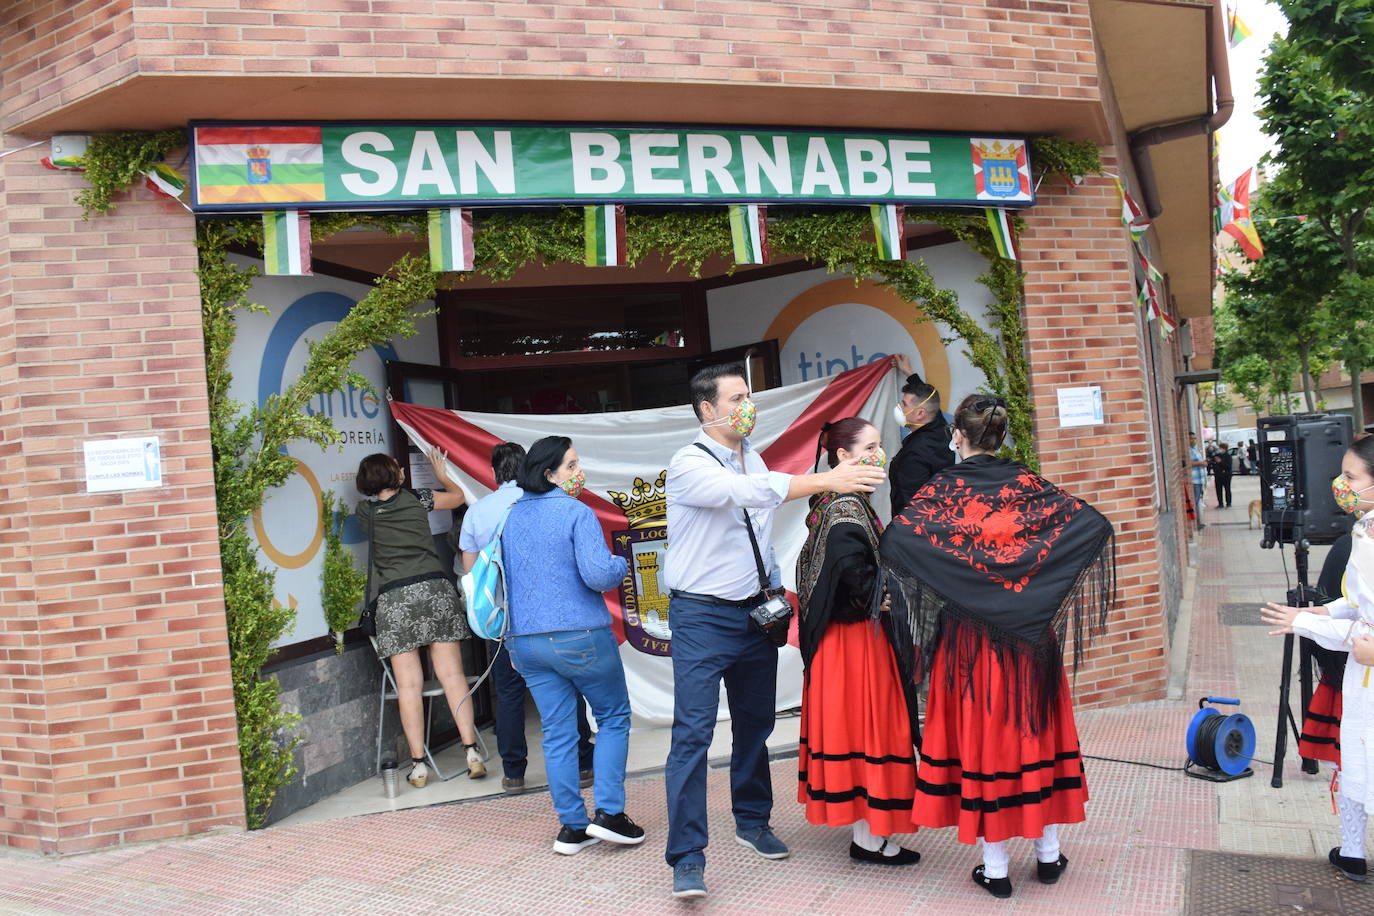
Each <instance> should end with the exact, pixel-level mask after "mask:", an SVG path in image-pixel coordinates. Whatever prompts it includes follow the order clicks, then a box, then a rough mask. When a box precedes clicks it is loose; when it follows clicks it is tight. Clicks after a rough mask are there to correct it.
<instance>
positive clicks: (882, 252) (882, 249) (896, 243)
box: [868, 204, 906, 261]
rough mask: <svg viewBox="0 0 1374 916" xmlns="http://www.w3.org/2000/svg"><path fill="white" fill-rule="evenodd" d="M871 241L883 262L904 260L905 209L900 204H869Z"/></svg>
mask: <svg viewBox="0 0 1374 916" xmlns="http://www.w3.org/2000/svg"><path fill="white" fill-rule="evenodd" d="M868 212H869V214H870V215H871V216H872V217H873V241H874V243H875V244H876V245H877V246H878V257H880V258H882V259H883V260H884V261H905V260H906V208H905V207H903V206H902V205H901V204H869V206H868Z"/></svg>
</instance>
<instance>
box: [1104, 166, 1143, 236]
mask: <svg viewBox="0 0 1374 916" xmlns="http://www.w3.org/2000/svg"><path fill="white" fill-rule="evenodd" d="M1112 180H1113V181H1114V182H1116V193H1117V195H1118V196H1119V197H1120V198H1121V225H1123V226H1125V227H1126V231H1127V232H1129V233H1130V234H1131V241H1133V242H1139V241H1140V240H1141V239H1143V238H1144V237H1145V233H1146V232H1148V231H1149V230H1150V225H1151V223H1150V220H1149V219H1148V218H1147V217H1146V216H1145V211H1144V210H1142V209H1140V204H1138V203H1136V202H1135V198H1134V197H1132V196H1131V192H1130V191H1127V190H1126V186H1125V185H1124V184H1122V183H1121V179H1120V178H1113V179H1112Z"/></svg>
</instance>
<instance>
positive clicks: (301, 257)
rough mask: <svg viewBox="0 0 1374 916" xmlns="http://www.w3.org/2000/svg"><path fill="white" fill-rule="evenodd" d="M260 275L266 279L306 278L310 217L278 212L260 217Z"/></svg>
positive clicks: (301, 214)
mask: <svg viewBox="0 0 1374 916" xmlns="http://www.w3.org/2000/svg"><path fill="white" fill-rule="evenodd" d="M262 260H263V264H264V267H263V273H265V274H267V275H269V276H309V275H310V273H311V270H310V214H309V213H307V212H305V211H304V210H277V211H275V212H273V213H264V214H263V215H262Z"/></svg>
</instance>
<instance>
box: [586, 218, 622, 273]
mask: <svg viewBox="0 0 1374 916" xmlns="http://www.w3.org/2000/svg"><path fill="white" fill-rule="evenodd" d="M582 212H583V214H584V224H583V225H584V227H585V232H586V242H587V251H586V260H585V263H586V265H587V266H588V267H620V266H622V265H623V264H624V263H625V205H624V204H597V205H595V206H587V207H583V208H582Z"/></svg>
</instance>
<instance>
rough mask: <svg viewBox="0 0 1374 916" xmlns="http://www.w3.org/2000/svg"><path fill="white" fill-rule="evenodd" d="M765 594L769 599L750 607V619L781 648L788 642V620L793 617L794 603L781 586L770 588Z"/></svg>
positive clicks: (770, 640)
mask: <svg viewBox="0 0 1374 916" xmlns="http://www.w3.org/2000/svg"><path fill="white" fill-rule="evenodd" d="M763 594H764V596H765V598H766V599H767V600H765V601H764V602H763V604H760V605H758V606H757V607H753V608H750V610H749V619H750V620H752V621H754V626H756V627H758V628H759V629H760V630H761V631H762V632H763V635H765V636H767V637H768V641H769V642H771V643H772V644H773V645H774V646H775V647H778V648H781V647H782V646H784V645H785V644H786V643H787V622H788V621H789V620H791V619H792V605H791V603H790V602H789V601H788V600H787V598H786V593H785V592H784V591H783V590H782V589H780V588H770V589H768V590H767V591H765V592H764V593H763Z"/></svg>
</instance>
